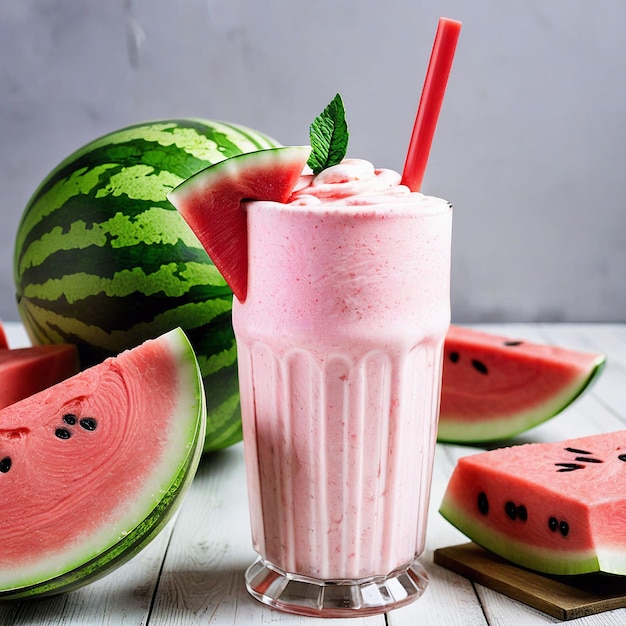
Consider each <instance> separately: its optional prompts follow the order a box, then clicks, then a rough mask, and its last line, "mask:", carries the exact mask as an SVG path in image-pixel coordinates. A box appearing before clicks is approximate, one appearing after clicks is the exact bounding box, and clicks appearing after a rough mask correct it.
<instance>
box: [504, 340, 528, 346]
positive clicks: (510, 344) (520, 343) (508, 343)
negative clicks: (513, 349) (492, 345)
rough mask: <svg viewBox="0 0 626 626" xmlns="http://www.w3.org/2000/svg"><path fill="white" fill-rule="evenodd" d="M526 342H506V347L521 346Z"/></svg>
mask: <svg viewBox="0 0 626 626" xmlns="http://www.w3.org/2000/svg"><path fill="white" fill-rule="evenodd" d="M523 343H524V342H523V341H505V342H504V345H505V346H521V345H522V344H523Z"/></svg>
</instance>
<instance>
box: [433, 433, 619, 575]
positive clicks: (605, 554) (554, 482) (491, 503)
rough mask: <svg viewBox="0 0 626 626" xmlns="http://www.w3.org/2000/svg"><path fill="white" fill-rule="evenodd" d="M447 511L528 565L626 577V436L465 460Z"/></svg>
mask: <svg viewBox="0 0 626 626" xmlns="http://www.w3.org/2000/svg"><path fill="white" fill-rule="evenodd" d="M440 512H441V514H442V515H443V516H444V517H445V518H446V519H448V521H450V522H451V523H452V524H453V525H454V526H456V527H457V528H458V529H459V530H460V531H461V532H463V533H464V534H466V535H467V536H468V537H469V538H470V539H472V540H473V541H474V542H476V543H477V544H479V545H481V546H483V547H484V548H486V549H488V550H491V551H492V552H495V553H496V554H499V555H500V556H502V557H503V558H505V559H508V560H510V561H512V562H514V563H517V564H519V565H522V566H524V567H527V568H530V569H534V570H537V571H541V572H546V573H551V574H580V573H590V572H595V571H601V572H606V573H610V574H620V575H626V431H618V432H611V433H606V434H602V435H595V436H589V437H583V438H578V439H570V440H567V441H562V442H559V443H533V444H525V445H519V446H512V447H507V448H500V449H495V450H491V451H489V452H482V453H479V454H474V455H470V456H467V457H463V458H461V459H460V460H459V461H458V463H457V466H456V468H455V470H454V472H453V474H452V477H451V479H450V482H449V484H448V488H447V490H446V493H445V495H444V498H443V501H442V504H441V508H440Z"/></svg>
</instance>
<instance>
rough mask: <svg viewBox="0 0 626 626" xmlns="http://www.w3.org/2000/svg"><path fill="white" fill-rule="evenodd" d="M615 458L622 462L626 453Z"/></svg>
mask: <svg viewBox="0 0 626 626" xmlns="http://www.w3.org/2000/svg"><path fill="white" fill-rule="evenodd" d="M617 458H618V459H619V460H620V461H624V462H626V454H620V455H619V456H618V457H617Z"/></svg>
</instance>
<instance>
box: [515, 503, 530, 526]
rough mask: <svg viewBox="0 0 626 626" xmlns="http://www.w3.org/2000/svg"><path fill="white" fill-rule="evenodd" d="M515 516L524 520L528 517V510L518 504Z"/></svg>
mask: <svg viewBox="0 0 626 626" xmlns="http://www.w3.org/2000/svg"><path fill="white" fill-rule="evenodd" d="M517 517H519V519H520V520H521V521H522V522H525V521H526V520H527V519H528V511H527V510H526V507H525V506H524V505H523V504H520V505H519V506H518V507H517Z"/></svg>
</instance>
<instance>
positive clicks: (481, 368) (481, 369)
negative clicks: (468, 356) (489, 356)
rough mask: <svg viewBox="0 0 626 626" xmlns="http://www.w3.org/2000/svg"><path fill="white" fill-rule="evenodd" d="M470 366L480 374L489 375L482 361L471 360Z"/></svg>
mask: <svg viewBox="0 0 626 626" xmlns="http://www.w3.org/2000/svg"><path fill="white" fill-rule="evenodd" d="M472 366H473V368H474V369H475V370H476V371H477V372H479V373H480V374H488V373H489V370H488V369H487V366H486V365H485V364H484V363H483V362H482V361H479V360H478V359H472Z"/></svg>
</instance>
